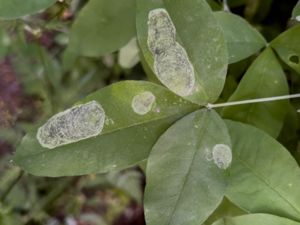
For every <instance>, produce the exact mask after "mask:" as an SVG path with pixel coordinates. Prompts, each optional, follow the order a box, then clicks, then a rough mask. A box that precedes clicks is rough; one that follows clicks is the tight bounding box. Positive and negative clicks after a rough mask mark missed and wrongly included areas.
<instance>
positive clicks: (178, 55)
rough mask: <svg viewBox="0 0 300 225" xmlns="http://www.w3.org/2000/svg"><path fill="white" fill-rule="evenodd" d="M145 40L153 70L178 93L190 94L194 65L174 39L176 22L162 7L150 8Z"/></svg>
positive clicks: (193, 82) (193, 78) (181, 94)
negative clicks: (152, 61)
mask: <svg viewBox="0 0 300 225" xmlns="http://www.w3.org/2000/svg"><path fill="white" fill-rule="evenodd" d="M147 44H148V47H149V49H150V51H151V53H152V54H153V57H154V72H155V73H156V75H157V77H158V79H159V80H160V81H161V82H162V83H163V84H164V85H165V86H166V87H168V88H169V89H170V90H171V91H173V92H174V93H176V94H178V95H180V96H188V95H190V94H192V91H193V90H194V85H195V73H194V68H193V65H192V64H191V62H190V61H189V58H188V55H187V52H186V50H185V49H184V48H183V47H182V46H181V45H180V44H179V43H178V42H177V41H176V29H175V26H174V24H173V22H172V20H171V18H170V16H169V14H168V12H167V11H166V10H165V9H162V8H159V9H154V10H152V11H150V12H149V15H148V40H147Z"/></svg>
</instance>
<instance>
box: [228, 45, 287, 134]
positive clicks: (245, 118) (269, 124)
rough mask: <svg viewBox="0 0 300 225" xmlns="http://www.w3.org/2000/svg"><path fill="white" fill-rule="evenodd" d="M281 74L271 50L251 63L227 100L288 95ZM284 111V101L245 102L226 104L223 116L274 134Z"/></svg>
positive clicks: (278, 129) (285, 111)
mask: <svg viewBox="0 0 300 225" xmlns="http://www.w3.org/2000/svg"><path fill="white" fill-rule="evenodd" d="M288 92H289V89H288V84H287V81H286V77H285V74H284V72H283V70H282V68H281V66H280V64H279V62H278V60H277V59H276V56H275V54H274V53H273V51H272V50H271V49H269V48H268V49H266V50H265V51H264V52H263V53H261V55H260V56H259V57H258V58H257V59H256V60H255V61H254V62H253V64H252V65H251V66H250V67H249V69H248V71H247V72H246V74H245V75H244V77H243V78H242V80H241V82H240V84H239V86H238V88H237V89H236V91H235V92H234V93H233V94H232V96H231V97H230V98H229V100H228V102H231V101H240V100H246V99H255V98H263V97H272V96H279V95H286V94H288ZM287 111H288V101H287V100H284V101H274V102H265V103H255V104H245V105H237V106H232V107H226V108H224V110H223V116H224V117H225V118H228V119H232V120H237V121H241V122H245V123H249V124H252V125H255V126H256V127H258V128H261V129H262V130H264V131H266V132H268V133H269V134H270V135H272V136H273V137H277V136H278V135H279V133H280V130H281V128H282V126H283V121H284V118H285V115H286V113H287Z"/></svg>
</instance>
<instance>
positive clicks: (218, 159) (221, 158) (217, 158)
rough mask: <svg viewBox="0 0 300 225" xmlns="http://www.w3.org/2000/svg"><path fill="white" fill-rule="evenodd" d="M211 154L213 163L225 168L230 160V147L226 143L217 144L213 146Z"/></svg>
mask: <svg viewBox="0 0 300 225" xmlns="http://www.w3.org/2000/svg"><path fill="white" fill-rule="evenodd" d="M212 156H213V160H214V163H215V164H216V165H217V166H218V167H219V168H220V169H224V170H225V169H227V168H228V167H229V166H230V164H231V161H232V152H231V148H230V147H229V146H228V145H224V144H217V145H215V146H214V147H213V150H212Z"/></svg>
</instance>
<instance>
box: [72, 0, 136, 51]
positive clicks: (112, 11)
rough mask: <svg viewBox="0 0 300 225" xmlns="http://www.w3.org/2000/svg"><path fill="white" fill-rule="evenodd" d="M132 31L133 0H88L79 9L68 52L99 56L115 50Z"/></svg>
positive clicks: (131, 34)
mask: <svg viewBox="0 0 300 225" xmlns="http://www.w3.org/2000/svg"><path fill="white" fill-rule="evenodd" d="M134 35H135V0H126V2H125V1H119V0H110V1H107V0H91V1H89V2H88V3H87V4H86V5H85V7H84V8H83V9H82V10H81V11H80V13H79V16H78V18H77V19H76V20H75V22H74V24H73V26H72V29H71V34H70V44H69V46H68V48H67V52H68V51H70V52H75V53H77V54H79V55H83V56H91V57H98V56H102V55H104V54H108V53H111V52H114V51H116V50H118V49H119V48H121V47H122V46H124V45H125V44H127V42H128V41H129V40H130V39H131V38H133V37H134Z"/></svg>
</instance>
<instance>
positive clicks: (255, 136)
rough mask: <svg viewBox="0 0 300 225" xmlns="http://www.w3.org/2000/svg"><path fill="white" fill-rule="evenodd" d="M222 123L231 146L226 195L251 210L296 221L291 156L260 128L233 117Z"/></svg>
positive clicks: (296, 179)
mask: <svg viewBox="0 0 300 225" xmlns="http://www.w3.org/2000/svg"><path fill="white" fill-rule="evenodd" d="M226 124H227V127H228V129H229V133H230V135H231V140H232V149H233V162H232V166H231V170H230V181H229V187H228V192H227V194H226V196H227V197H228V198H229V199H230V200H231V201H232V202H233V203H235V204H236V205H238V206H240V207H241V208H243V209H245V210H247V211H249V212H251V213H270V214H274V215H278V216H283V217H287V218H290V219H294V220H297V221H300V192H299V187H300V170H299V166H298V165H297V163H296V161H295V159H294V158H293V157H292V156H291V155H290V154H289V152H288V151H287V150H286V149H285V148H284V147H283V146H282V145H281V144H279V143H278V142H277V141H276V140H275V139H273V138H272V137H270V136H269V135H267V134H266V133H264V132H263V131H261V130H259V129H257V128H254V127H252V126H249V125H246V124H242V123H238V122H233V121H227V122H226ZM254 224H255V223H254ZM283 224H284V223H283Z"/></svg>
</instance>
